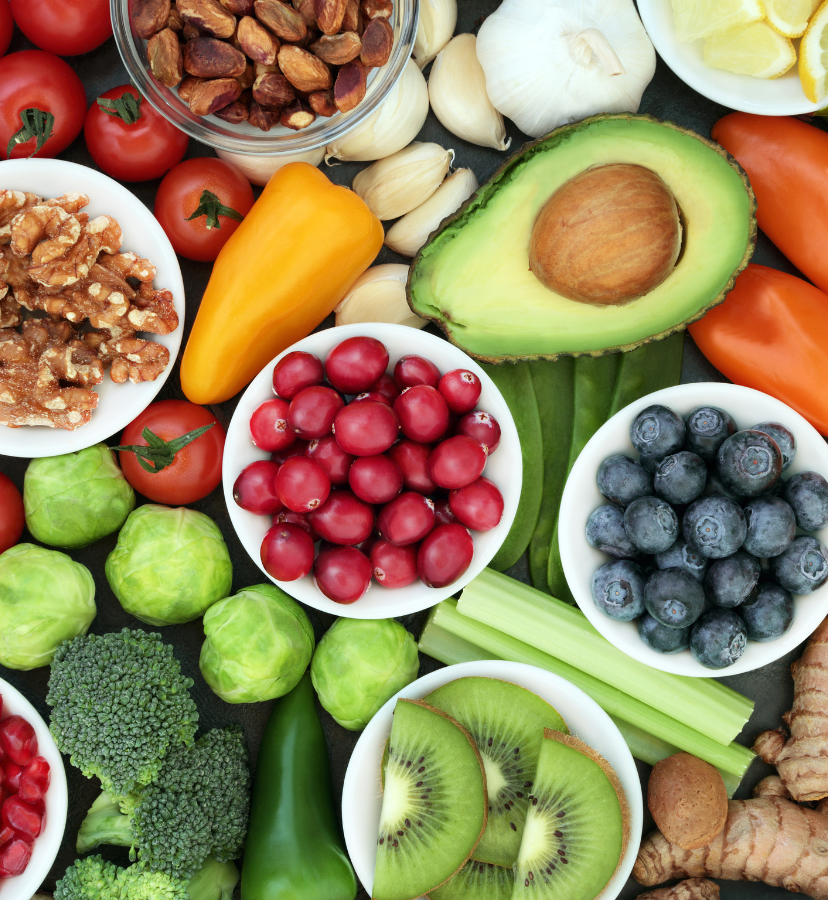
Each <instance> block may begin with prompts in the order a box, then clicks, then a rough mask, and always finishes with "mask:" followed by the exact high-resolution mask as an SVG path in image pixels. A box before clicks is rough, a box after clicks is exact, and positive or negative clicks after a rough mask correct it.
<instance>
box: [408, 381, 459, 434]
mask: <svg viewBox="0 0 828 900" xmlns="http://www.w3.org/2000/svg"><path fill="white" fill-rule="evenodd" d="M394 412H395V413H396V414H397V416H399V419H400V428H401V429H402V433H403V434H404V435H405V436H406V437H407V438H410V439H411V440H412V441H419V442H420V443H422V444H430V443H432V441H436V440H437V439H438V438H441V437H442V436H443V435H444V434H445V433H446V428H448V424H449V409H448V406H447V405H446V401H445V400H444V399H443V395H442V394H441V393H440V392H439V391H438V390H437V389H436V388H433V387H430V386H429V385H427V384H418V385H416V386H415V387H411V388H406V389H405V390H404V391H403V392H402V393H401V394H400V396H399V397H397V399H396V400H395V401H394Z"/></svg>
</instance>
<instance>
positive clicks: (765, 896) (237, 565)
mask: <svg viewBox="0 0 828 900" xmlns="http://www.w3.org/2000/svg"><path fill="white" fill-rule="evenodd" d="M458 6H459V18H458V22H457V33H458V34H459V33H462V32H468V31H475V30H476V28H477V27H479V25H480V23H481V21H482V19H483V18H484V17H485V16H486V15H488V14H490V13H492V12H493V11H494V10H495V9H496V8H497V7H498V6H499V0H458ZM29 47H31V44H29V42H28V41H26V40H25V39H24V38H23V37H22V35H21V34H20V32H19V31H16V33H15V37H14V40H13V42H12V46H11V47H10V49H9V52H14V51H17V50H24V49H28V48H29ZM68 62H69V63H70V64H71V65H72V66H73V67H74V69H75V70H76V71H77V73H78V74H79V75H80V77H81V79H82V80H83V83H84V86H85V88H86V96H87V102H88V103H92V102H94V100H95V98H96V97H98V96H100V94H101V93H103V92H104V91H105V90H108V89H109V88H112V87H116V86H118V85H121V84H125V83H127V82H128V77H127V74H126V70H125V69H124V67H123V65H122V63H121V59H120V57H119V55H118V51H117V49H116V47H115V42H114V40H113V39H112V38H110V39H109V40H108V41H106V43H104V44H103V45H102V46H101V47H99V48H98V49H97V50H94V51H92V52H91V53H88V54H86V55H84V56H78V57H74V58H69V59H68ZM641 112H645V113H650V114H652V115H654V116H658V117H659V118H663V119H669V120H670V121H672V122H676V123H678V124H679V125H682V126H684V127H686V128H690V129H693V130H694V131H696V132H698V133H699V134H701V135H703V136H705V137H709V136H710V129H711V127H712V125H713V123H714V122H716V121H717V120H718V119H719V118H720V117H721V116H722V115H724V114H726V113H727V112H728V110H727V109H725V108H724V107H722V106H719V105H717V104H716V103H713V102H712V101H710V100H707V99H706V98H704V97H702V96H701V95H699V94H697V93H696V92H695V91H693V90H691V88H689V87H688V86H687V85H685V84H684V83H683V82H682V81H681V80H680V79H679V78H678V77H677V76H676V75H674V74H673V72H672V71H671V70H670V69H669V68H668V67H667V66H666V65H665V64H664V63H663V62H662V60H661V59H659V60H658V66H657V68H656V74H655V77H654V79H653V81H652V82H651V84H650V85H649V87H648V88H647V90H646V92H645V94H644V98H643V101H642V104H641ZM507 128H508V132H509V134H510V135H511V137H512V147H511V149H512V150H513V151H514V150H517V149H518V148H519V147H520V146H521V144H522V143H523V141H524V140H525V136H523V135H522V134H521V133H520V132H519V131H518V130H517V128H516V127H515V126H514V125H513V124H512V123H511V122H508V121H507ZM417 139H418V140H421V141H434V142H436V143H438V144H441V145H442V146H444V147H452V148H454V149H455V151H456V154H457V155H456V158H455V160H454V165H455V167H458V168H460V167H471V168H472V169H473V170H474V172H475V174H476V175H477V177H478V180H479V181H480V182H481V183H482V182H483V181H484V180H485V179H486V178H488V177H489V176H490V175H491V174H492V172H494V170H495V169H496V168H497V166H498V165H500V163H501V162H502V161H503V159H505V158H506V156H507V155H508V153H501V152H498V151H496V150H490V149H486V148H482V147H477V146H475V145H473V144H468V143H466V142H465V141H463V140H460V139H459V138H457V137H455V136H454V135H452V134H450V133H449V132H448V131H447V130H446V129H445V128H443V126H442V125H441V124H440V123H439V122H438V121H437V119H436V117H435V116H434V115H433V113H429V116H428V120H427V121H426V124H425V126H424V127H423V129H422V131H421V132H420V134H419V135H418V138H417ZM212 155H213V151H212V150H211V149H210V148H208V147H206V146H204V145H202V144H198V143H196V142H195V141H191V142H190V146H189V149H188V152H187V158H190V157H194V156H212ZM60 158H62V159H66V160H69V161H71V162H75V163H79V164H81V165H85V166H91V167H93V168H95V164H94V163H93V162H92V158H91V157H90V155H89V152H88V151H87V149H86V145H85V144H84V141H83V135H82V134H81V136H80V137H79V138H78V139H77V140H76V141H75V142H74V143H73V144H72V145H71V146H70V147H69V148H68V149H67V150H66V151H64V152H63V153H62V154H61V157H60ZM365 165H367V164H366V163H345V164H341V165H337V166H334V167H330V168H328V167H325V166H324V164H323V169H324V170H325V172H326V174H327V175H328V177H329V178H331V180H333V181H334V182H336V183H338V184H344V185H350V183H351V181H352V179H353V177H354V175H355V174H356V173H357V172H358V171H359V170H360V169H361V168H363V167H364V166H365ZM158 183H159V182H158V181H147V182H141V183H133V184H129V185H127V186H128V187H129V189H130V190H131V191H133V193H134V194H135V195H136V196H137V197H139V198H140V199H141V200H142V201H143V202H144V203H145V204H146V205H147V206H148V207H149V208H150V209H152V205H153V202H154V198H155V192H156V190H157V188H158ZM0 187H2V163H0ZM66 187H67V190H70V189H71V187H72V186H71V185H67V186H66ZM255 190H256V193H257V195H258V193H259V189H258V188H257V189H255ZM754 261H755V262H759V263H762V264H764V265H769V266H773V267H775V268H778V269H784V270H785V271H789V272H793V273H795V274H799V273H797V272H796V270H795V269H794V268H793V267H792V266H791V264H790V263H789V262H788V261H787V260H786V259H785V258H784V257H783V256H782V255H781V253H779V251H778V250H777V249H776V248H775V247H774V246H773V245H772V244H771V243H770V242H769V241H768V240H767V238H765V236H764V235H762V234H761V233H760V235H759V243H758V245H757V250H756V254H755V256H754ZM179 262H180V264H181V270H182V273H183V276H184V285H185V287H186V291H187V315H186V320H185V322H184V330H185V331H184V337H185V340H186V338H187V335H188V333H189V329H190V327H191V325H192V322H193V319H194V318H195V315H196V311H197V309H198V305H199V302H200V300H201V295H202V293H203V291H204V288H205V286H206V284H207V280H208V278H209V276H210V268H211V267H210V264H209V263H197V262H191V261H190V260H187V259H183V258H180V257H179ZM376 262H377V263H382V262H404V263H408V262H409V260H407V259H405V258H403V257H399V256H397V255H396V254H395V253H392V252H391V251H390V250H388V249H387V248H383V250H382V252H381V253H380V255H379V257H378V258H377V260H376ZM331 325H333V317H330V318H329V319H328V320H326V321H325V322H324V323H323V325H322V326H321V327H330V326H331ZM725 380H726V379H725V378H724V377H723V376H722V375H721V374H720V373H719V372H717V371H716V370H715V369H714V368H713V367H712V366H711V365H710V364H709V363H708V362H707V361H706V360H705V359H704V357H703V356H702V355H701V353H700V352H699V351H698V349H697V348H696V346H695V345H694V344H693V341H692V340H691V338H690V337H689V335H686V336H685V357H684V367H683V370H682V381H684V382H693V381H725ZM169 398H180V399H185V398H184V395H183V393H182V391H181V387H180V383H179V378H178V366H176V368H175V371H174V372H173V374H172V376H171V377H170V379H169V380H168V381H167V383H166V384H165V386H164V388H163V389H162V391H161V393H160V395H159V397H158V399H169ZM237 399H238V398H234V399H232V400H229V401H227V402H226V403H222V404H219V405H218V406H214V407H211V409H212V410H213V412H214V413H215V414H216V416H217V417H218V419H219V420H220V421H221V422H222V423H223V424H224V425H225V426H226V425H227V424H228V423H229V421H230V419H231V417H232V415H233V410H234V409H235V406H236V402H237ZM109 443H110V445H112V446H114V445H116V444H117V443H119V435H113V437H112V439H111V440H110V442H109ZM27 462H28V461H27V460H25V459H14V458H11V457H7V456H2V455H0V472H3V473H5V474H6V475H8V476H10V477H11V479H12V480H13V481H14V482H15V483H16V484H17V485H18V487H20V489H21V490H22V487H23V475H24V472H25V470H26V465H27ZM142 502H145V501H144V499H143V498H141V497H139V499H138V503H139V504H140V503H142ZM193 508H195V509H198V510H199V511H201V512H203V513H206V514H207V515H209V516H210V517H211V518H212V519H213V520H214V521H215V522H216V523H217V524H218V526H219V528H221V530H222V533H223V534H224V538H225V540H226V541H227V544H228V547H229V548H230V555H231V558H232V560H233V569H234V577H233V590H234V591H237V590H239V589H241V588H243V587H246V586H248V585H251V584H257V583H260V582H261V581H262V574H261V572H260V571H259V569H258V568H257V567H256V565H255V564H254V563H253V561H252V560H251V559H250V558H249V556H248V555H247V553H246V552H245V551H244V549H243V548H242V545H241V543H240V542H239V540H238V539H237V538H236V535H235V533H234V531H233V528H232V525H231V524H230V518H229V516H228V514H227V509H226V506H225V503H224V499H223V497H222V495H221V489H220V488H219V489H217V490H216V491H214V492H213V493H212V494H210V496H209V497H207V498H205V499H204V500H202V501H201V502H200V503H197V504H194V506H193ZM116 537H117V535H114V534H113V535H110V536H109V537H108V538H105V539H103V540H101V541H98V542H97V543H96V544H93V545H92V546H90V547H87V548H85V549H83V550H79V551H69V554H70V555H71V556H72V558H73V559H76V560H77V561H78V562H81V563H83V564H84V565H86V566H87V567H88V568H89V569H90V571H91V572H92V574H93V576H94V578H95V584H96V589H97V594H96V602H97V605H98V615H97V618H96V619H95V621H94V622H93V624H92V629H91V630H92V631H93V632H95V633H98V634H103V633H106V632H108V631H115V630H120V629H121V628H123V627H124V626H128V627H130V628H134V627H140V625H141V623H139V622H138V621H137V620H136V619H134V618H133V617H132V616H130V615H128V614H127V613H126V612H124V611H123V609H122V608H121V606H120V604H119V603H118V601H117V599H116V598H115V596H114V595H113V594H112V592H111V590H110V589H109V585H108V584H107V581H106V578H105V576H104V562H105V560H106V556H107V554H108V553H109V552H110V551H111V550H112V549H113V547H114V546H115V542H116ZM22 540H24V541H26V540H29V541H30V540H32V538H31V536H30V535H29V534H28V532H26V533H24V535H23V537H22ZM509 574H510V575H512V576H514V577H515V578H519V579H520V580H522V581H527V582H528V581H529V576H528V570H527V567H526V564H525V560H521V561H520V562H519V563H518V564H517V565H516V566H514V568H513V569H512V570H510V572H509ZM307 612H308V614H309V616H310V619H311V621H312V622H313V625H314V629H315V631H316V637H317V640H318V639H319V638H320V637H321V636H322V635H323V634H324V632H325V631H326V630H327V628H328V627H329V626H330V625H331V624H332V622H333V616H330V615H327V614H324V613H320V612H317V611H316V610H314V609H307ZM424 619H425V613H419V614H416V615H411V616H406V617H404V618H403V619H401V621H402V623H403V624H404V625H405V626H406V627H407V628H408V629H409V630H410V631H411V632H412V633H413V634H414V635H415V636H419V632H420V629H421V627H422V624H423V621H424ZM160 630H161V632H162V634H163V636H164V640H166V641H167V642H169V643H172V644H173V645H174V647H175V649H176V655H177V657H178V658H179V659H180V661H181V664H182V667H183V669H184V671H185V672H186V674H187V675H189V676H190V677H191V678H192V679H193V680H194V681H195V687H194V688H193V695H194V697H195V700H196V702H197V704H198V708H199V711H200V715H201V725H202V728H205V729H206V728H211V727H215V726H223V725H228V724H230V723H232V722H238V723H240V724H241V725H243V726H244V729H245V734H246V736H247V740H248V743H249V746H250V749H251V754H252V758H253V761H254V763H255V759H256V754H257V751H258V746H259V741H260V739H261V734H262V730H263V728H264V724H265V722H266V720H267V717H268V715H269V713H270V709H271V706H272V703H257V704H242V705H232V704H227V703H225V702H224V701H222V700H220V699H218V698H217V697H216V696H215V695H214V694H213V693H212V691H211V690H210V688H209V687H208V686H207V685H206V683H205V682H204V679H203V678H202V677H201V673H200V672H199V668H198V657H199V652H200V649H201V644H202V642H203V640H204V633H203V631H202V627H201V621H200V620H199V621H197V622H191V623H189V624H187V625H173V626H167V627H165V628H162V629H160ZM799 653H800V650H796V651H794V652H792V653H790V654H788V655H786V656H784V657H782V659H780V660H778V661H777V662H776V663H774V664H772V665H769V666H766V667H765V668H763V669H759V670H757V671H755V672H751V673H750V674H747V675H741V676H733V677H730V678H722V679H720V680H721V681H722V682H723V683H724V684H727V685H729V686H730V687H732V688H734V689H735V690H737V691H740V692H741V693H743V694H745V695H747V696H748V697H750V698H751V699H752V700H754V701H755V702H756V711H755V712H754V715H753V716H752V718H751V720H750V722H748V724H747V726H746V727H745V730H744V732H743V733H742V735H741V736H740V740H741V742H742V743H744V744H746V745H747V746H750V745H751V744H752V742H753V739H754V738H755V736H756V735H757V734H758V733H759V732H760V731H763V730H765V729H767V728H775V727H777V726H778V725H779V724H780V723H781V716H782V713H783V712H785V711H786V710H788V709H789V708H790V705H791V700H792V697H793V683H792V680H791V677H790V671H789V666H790V663H791V662H792V661H793V660H794V659H796V658H797V657H798V656H799ZM420 663H421V665H420V674H421V675H424V674H426V673H427V672H430V671H432V670H434V669H435V668H439V667H440V664H439V663H437V662H436V661H435V660H433V659H431V658H429V657H427V656H421V658H420ZM0 676H2V677H3V678H5V679H7V680H8V681H9V682H10V683H11V684H12V685H14V686H15V687H16V688H18V689H19V690H21V691H22V692H23V693H24V694H25V695H26V696H27V697H28V698H29V699H30V700H31V701H32V703H33V704H34V705H35V707H36V708H37V710H38V712H40V714H41V715H42V716H43V717H44V718H46V719H47V720H48V708H47V706H46V704H45V701H44V697H45V695H46V685H47V680H48V676H49V670H48V668H42V669H36V670H34V671H31V672H16V671H11V670H8V669H5V668H3V667H2V666H0ZM319 713H320V717H321V719H322V724H323V726H324V729H325V735H326V738H327V742H328V749H329V752H330V758H331V773H332V776H333V783H334V790H335V793H336V796H337V798H338V797H339V796H340V795H341V790H342V782H343V779H344V776H345V769H346V767H347V765H348V760H349V758H350V756H351V751H352V750H353V747H354V744H355V743H356V740H357V737H358V736H359V735H358V733H357V732H351V731H346V730H345V729H344V728H341V727H340V726H339V725H337V724H336V722H334V721H333V719H332V718H331V717H330V716H329V715H328V714H327V713H326V712H325V711H324V710H323V709H321V707H320V708H319ZM639 769H640V774H641V776H642V780H643V783H644V784H646V778H647V776H648V774H649V767H647V766H645V765H643V764H640V763H639ZM66 770H67V775H68V780H69V818H68V821H67V824H66V834H65V837H64V841H63V844H62V846H61V850H60V853H59V854H58V858H57V860H56V861H55V864H54V866H53V869H52V872H51V873H50V875H49V878H48V879H47V880H46V882H45V884H44V889H47V890H51V889H52V888H53V887H54V883H55V880H56V879H57V878H59V877H60V876H61V874H62V873H63V872H64V870H65V869H66V867H67V866H68V865H70V864H71V863H72V861H73V860H74V859H75V857H76V854H75V851H74V842H75V836H76V834H77V830H78V826H79V825H80V822H81V820H82V819H83V816H84V814H85V812H86V810H87V808H88V807H89V805H90V804H91V803H92V801H93V800H94V798H95V797H96V796H97V793H98V786H97V782H96V781H95V782H93V781H89V780H87V779H85V778H84V777H83V776H82V775H81V774H80V773H79V772H78V771H77V770H76V769H74V768H72V767H71V766H70V765H69V762H68V760H66ZM770 772H771V769H770V767H768V766H765V765H764V764H763V763H761V762H760V761H757V762H755V763H754V764H753V766H752V768H751V770H750V772H749V773H748V776H747V777H746V778H745V781H744V783H743V787H742V789H741V790H740V792H739V794H738V795H737V796H749V792H750V789H751V788H752V786H753V785H754V784H755V783H756V782H757V781H758V780H759V779H760V778H763V777H764V776H765V775H767V774H770ZM650 828H652V821H651V820H649V821H646V822H645V830H649V829H650ZM107 855H110V856H111V858H113V859H115V860H119V861H121V862H122V863H125V862H126V852H125V851H124V852H121V851H119V850H111V852H109V853H108V854H107ZM721 886H722V898H723V900H776V898H781V897H785V896H788V897H790V894H788V892H787V891H784V890H782V889H781V888H770V887H767V886H765V885H762V884H743V883H735V882H721ZM641 891H642V888H640V886H639V885H637V884H636V883H635V882H633V881H630V882H629V883H628V884H627V885H626V887H625V889H624V890H623V891H622V893H621V895H620V897H621V900H628V898H632V897H635V896H636V895H637V894H638V893H640V892H641ZM367 896H368V895H367V894H366V893H365V891H362V890H361V891H360V894H359V897H360V900H365V898H367Z"/></svg>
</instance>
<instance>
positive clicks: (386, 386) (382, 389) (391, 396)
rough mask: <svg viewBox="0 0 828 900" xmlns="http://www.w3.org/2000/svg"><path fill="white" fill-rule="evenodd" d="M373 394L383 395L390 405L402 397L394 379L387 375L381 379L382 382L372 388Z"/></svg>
mask: <svg viewBox="0 0 828 900" xmlns="http://www.w3.org/2000/svg"><path fill="white" fill-rule="evenodd" d="M371 392H372V393H376V394H382V396H383V397H385V398H386V399H387V400H388V402H389V403H393V402H394V401H395V400H396V399H397V397H399V396H400V389H399V388H398V387H397V385H396V384H395V382H394V379H393V378H392V377H391V376H390V375H389V374H387V373H386V374H385V375H382V376H381V377H380V380H379V381H378V382H377V383H376V384H375V385H374V386H373V387H372V388H371Z"/></svg>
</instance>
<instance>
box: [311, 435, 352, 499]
mask: <svg viewBox="0 0 828 900" xmlns="http://www.w3.org/2000/svg"><path fill="white" fill-rule="evenodd" d="M308 456H309V457H310V458H311V459H314V460H316V462H318V463H319V465H320V466H322V468H323V469H324V470H325V473H326V474H327V476H328V478H330V480H331V484H332V485H333V486H334V487H342V485H343V484H347V483H348V472H349V471H350V468H351V463H352V462H353V461H354V458H353V456H351V455H350V453H346V452H345V451H344V450H343V449H342V447H340V446H339V444H337V442H336V438H335V437H334V436H333V435H332V434H329V435H327V436H326V437H323V438H320V439H319V440H318V441H311V442H310V444H309V445H308Z"/></svg>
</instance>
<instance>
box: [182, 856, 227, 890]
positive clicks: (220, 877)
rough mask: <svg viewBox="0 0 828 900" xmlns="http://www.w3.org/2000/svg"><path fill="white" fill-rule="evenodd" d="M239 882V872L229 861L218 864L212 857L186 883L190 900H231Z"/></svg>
mask: <svg viewBox="0 0 828 900" xmlns="http://www.w3.org/2000/svg"><path fill="white" fill-rule="evenodd" d="M238 880H239V870H238V869H237V868H236V866H235V864H234V863H233V862H232V861H231V860H230V861H228V862H223V863H220V862H218V861H217V860H215V859H214V858H213V857H212V856H208V857H207V859H205V860H204V865H203V866H202V867H201V868H200V869H199V870H198V872H196V873H195V875H193V877H192V878H191V879H190V880H189V882H188V883H187V893H189V895H190V900H231V898H232V897H233V891H234V889H235V887H236V884H237V883H238Z"/></svg>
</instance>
